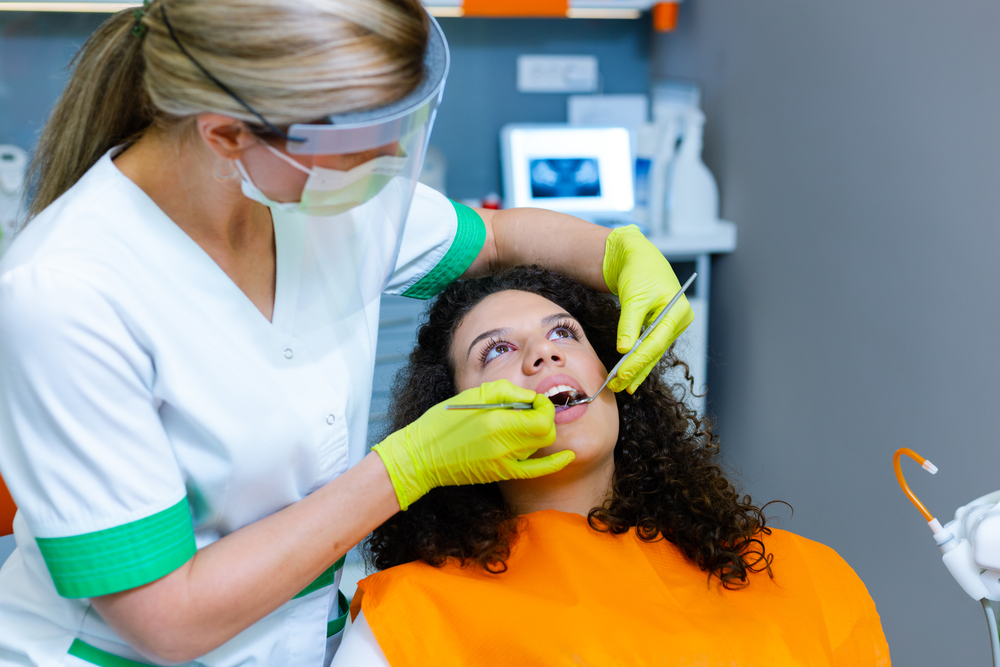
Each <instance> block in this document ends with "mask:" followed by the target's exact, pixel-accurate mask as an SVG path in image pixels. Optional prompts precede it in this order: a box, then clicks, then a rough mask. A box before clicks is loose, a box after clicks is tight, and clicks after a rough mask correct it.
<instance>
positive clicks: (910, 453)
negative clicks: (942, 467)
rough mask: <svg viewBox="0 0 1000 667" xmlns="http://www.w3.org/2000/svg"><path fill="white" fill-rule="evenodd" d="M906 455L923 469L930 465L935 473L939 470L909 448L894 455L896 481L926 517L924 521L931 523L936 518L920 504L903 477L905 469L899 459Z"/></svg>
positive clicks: (902, 449)
mask: <svg viewBox="0 0 1000 667" xmlns="http://www.w3.org/2000/svg"><path fill="white" fill-rule="evenodd" d="M904 454H905V455H906V456H909V457H910V458H911V459H913V460H914V461H916V462H917V463H919V464H920V465H921V467H925V466H924V464H929V465H930V466H931V468H933V469H934V471H935V472H936V471H937V468H934V464H933V463H930V462H929V461H928V460H927V459H925V458H924V457H922V456H921V455H920V454H917V453H916V452H915V451H913V450H912V449H910V448H909V447H900V448H899V449H897V450H896V453H895V454H893V455H892V467H893V468H895V469H896V481H898V482H899V486H900V487H902V489H903V493H905V494H906V497H907V498H909V499H910V502H911V503H913V504H914V505H915V506H916V508H917V509H918V510H920V513H921V514H923V515H924V519H926V520H927V523H930V522H931V521H933V520H934V517H933V516H932V515H931V513H930V512H929V511H927V508H926V507H924V504H923V503H922V502H920V499H919V498H917V497H916V496H915V495H913V491H910V486H909V485H908V484H907V483H906V478H905V477H903V469H902V468H901V467H900V465H899V457H900V456H902V455H904ZM928 470H930V469H928Z"/></svg>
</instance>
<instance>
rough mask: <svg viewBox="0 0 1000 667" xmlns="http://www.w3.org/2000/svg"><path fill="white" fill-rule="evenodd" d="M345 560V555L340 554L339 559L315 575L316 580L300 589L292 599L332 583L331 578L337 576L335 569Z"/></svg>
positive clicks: (341, 565) (342, 564)
mask: <svg viewBox="0 0 1000 667" xmlns="http://www.w3.org/2000/svg"><path fill="white" fill-rule="evenodd" d="M345 560H347V556H341V557H340V560H338V561H337V562H336V563H334V564H333V565H331V566H330V567H328V568H327V569H326V572H324V573H323V574H321V575H319V576H318V577H316V581H314V582H312V583H311V584H309V585H308V586H306V587H305V588H303V589H302V592H301V593H299V594H298V595H296V596H295V597H293V598H292V599H293V600H297V599H298V598H300V597H303V596H305V595H309V594H310V593H315V592H316V591H318V590H319V589H321V588H326V587H327V586H331V585H333V580H334V578H335V577H336V576H337V570H339V569H340V568H342V567H344V561H345Z"/></svg>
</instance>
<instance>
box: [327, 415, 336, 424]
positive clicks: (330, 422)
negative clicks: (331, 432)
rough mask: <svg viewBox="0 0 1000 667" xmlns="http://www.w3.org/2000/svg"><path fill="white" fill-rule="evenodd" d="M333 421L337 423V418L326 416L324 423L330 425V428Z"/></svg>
mask: <svg viewBox="0 0 1000 667" xmlns="http://www.w3.org/2000/svg"><path fill="white" fill-rule="evenodd" d="M335 421H337V418H336V417H334V416H333V415H327V416H326V423H327V424H330V425H331V426H332V425H333V422H335Z"/></svg>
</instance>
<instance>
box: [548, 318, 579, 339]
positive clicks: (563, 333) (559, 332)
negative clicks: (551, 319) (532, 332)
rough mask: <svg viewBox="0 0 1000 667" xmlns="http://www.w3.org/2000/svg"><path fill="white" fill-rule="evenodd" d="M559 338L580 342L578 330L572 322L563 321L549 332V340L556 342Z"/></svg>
mask: <svg viewBox="0 0 1000 667" xmlns="http://www.w3.org/2000/svg"><path fill="white" fill-rule="evenodd" d="M559 338H570V339H572V340H580V329H579V328H578V327H577V326H576V325H575V324H573V323H572V322H570V321H568V320H563V321H561V322H559V323H558V324H557V325H556V326H555V328H554V329H552V331H550V332H549V340H557V339H559Z"/></svg>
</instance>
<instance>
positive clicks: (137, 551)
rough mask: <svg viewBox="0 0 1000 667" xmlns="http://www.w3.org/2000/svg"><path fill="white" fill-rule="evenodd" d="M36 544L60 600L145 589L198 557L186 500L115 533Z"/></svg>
mask: <svg viewBox="0 0 1000 667" xmlns="http://www.w3.org/2000/svg"><path fill="white" fill-rule="evenodd" d="M36 541H37V542H38V548H39V550H40V551H41V552H42V557H43V558H44V559H45V565H47V566H48V568H49V574H51V575H52V581H53V582H55V585H56V591H57V592H58V593H59V595H61V596H63V597H64V598H92V597H97V596H99V595H108V594H110V593H117V592H119V591H124V590H128V589H130V588H136V587H138V586H142V585H143V584H148V583H149V582H151V581H156V580H157V579H159V578H161V577H164V576H166V575H168V574H170V573H171V572H173V571H174V570H176V569H177V568H179V567H180V566H181V565H183V564H184V563H186V562H187V561H188V560H190V558H191V556H193V555H194V553H195V551H196V547H195V543H194V527H193V526H192V523H191V512H190V511H189V510H188V503H187V498H185V499H184V500H181V501H180V502H179V503H177V504H176V505H174V506H173V507H170V508H167V509H165V510H163V511H162V512H157V513H156V514H154V515H152V516H148V517H146V518H145V519H139V520H138V521H133V522H131V523H126V524H124V525H121V526H115V527H114V528H108V529H106V530H98V531H96V532H93V533H86V534H84V535H74V536H72V537H39V538H36Z"/></svg>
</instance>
